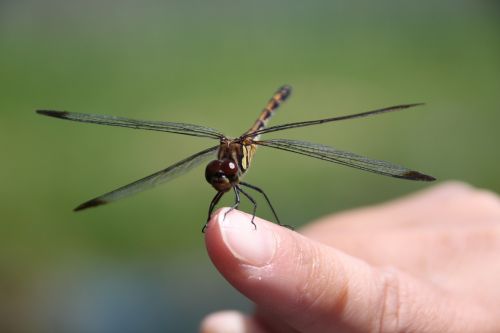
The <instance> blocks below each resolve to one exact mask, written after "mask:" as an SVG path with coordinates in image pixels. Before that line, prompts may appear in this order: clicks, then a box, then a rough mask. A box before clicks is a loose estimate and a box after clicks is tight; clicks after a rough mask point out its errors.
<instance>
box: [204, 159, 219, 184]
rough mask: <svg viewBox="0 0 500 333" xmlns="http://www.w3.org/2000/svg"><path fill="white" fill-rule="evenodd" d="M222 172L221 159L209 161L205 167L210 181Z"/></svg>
mask: <svg viewBox="0 0 500 333" xmlns="http://www.w3.org/2000/svg"><path fill="white" fill-rule="evenodd" d="M218 174H221V161H219V160H215V161H212V162H210V163H208V165H207V167H206V169H205V178H206V180H207V181H208V182H209V183H210V182H211V181H212V178H213V177H216V176H217V175H218Z"/></svg>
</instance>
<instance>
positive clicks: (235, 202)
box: [224, 186, 241, 219]
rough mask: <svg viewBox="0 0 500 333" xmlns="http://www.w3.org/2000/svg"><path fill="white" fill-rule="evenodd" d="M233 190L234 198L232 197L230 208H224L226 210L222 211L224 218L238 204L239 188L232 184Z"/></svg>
mask: <svg viewBox="0 0 500 333" xmlns="http://www.w3.org/2000/svg"><path fill="white" fill-rule="evenodd" d="M233 190H234V195H235V198H234V204H233V205H232V206H231V208H229V209H228V210H226V212H225V213H224V219H225V218H226V215H227V214H228V213H229V212H230V211H232V210H233V209H236V208H238V206H239V205H240V202H241V200H240V193H239V192H238V191H239V189H238V188H237V187H236V186H233Z"/></svg>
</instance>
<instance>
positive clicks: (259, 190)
mask: <svg viewBox="0 0 500 333" xmlns="http://www.w3.org/2000/svg"><path fill="white" fill-rule="evenodd" d="M240 185H243V186H246V187H248V188H251V189H252V190H255V191H257V192H259V193H260V194H262V195H263V196H264V198H265V199H266V201H267V204H268V205H269V208H271V211H272V212H273V215H274V218H275V219H276V222H278V224H279V225H280V226H282V227H285V228H288V229H291V230H293V227H292V226H289V225H287V224H283V223H281V222H280V219H279V218H278V215H277V214H276V211H275V210H274V207H273V205H272V204H271V200H269V197H268V196H267V194H266V193H265V192H264V191H263V190H262V189H260V188H258V187H257V186H254V185H251V184H248V183H245V182H240ZM240 190H241V189H240ZM242 193H244V192H243V191H242Z"/></svg>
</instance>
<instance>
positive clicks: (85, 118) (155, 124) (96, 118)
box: [36, 110, 224, 139]
mask: <svg viewBox="0 0 500 333" xmlns="http://www.w3.org/2000/svg"><path fill="white" fill-rule="evenodd" d="M36 112H37V113H38V114H41V115H44V116H49V117H54V118H60V119H66V120H72V121H79V122H82V123H92V124H99V125H108V126H119V127H128V128H135V129H144V130H150V131H160V132H170V133H177V134H184V135H191V136H199V137H206V138H213V139H220V138H223V137H224V135H223V134H222V133H220V132H219V131H217V130H215V129H213V128H210V127H205V126H199V125H193V124H184V123H172V122H166V121H151V120H136V119H130V118H124V117H115V116H107V115H100V114H86V113H76V112H68V111H54V110H37V111H36Z"/></svg>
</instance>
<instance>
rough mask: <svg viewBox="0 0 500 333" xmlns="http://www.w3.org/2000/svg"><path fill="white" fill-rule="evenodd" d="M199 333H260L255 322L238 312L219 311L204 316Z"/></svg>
mask: <svg viewBox="0 0 500 333" xmlns="http://www.w3.org/2000/svg"><path fill="white" fill-rule="evenodd" d="M200 332H201V333H260V332H263V331H262V330H261V329H260V327H259V326H258V324H257V323H256V322H255V320H254V319H253V318H251V317H248V316H245V315H244V314H242V313H240V312H238V311H220V312H216V313H212V314H210V315H208V316H206V317H205V318H204V319H203V320H202V322H201V324H200Z"/></svg>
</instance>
